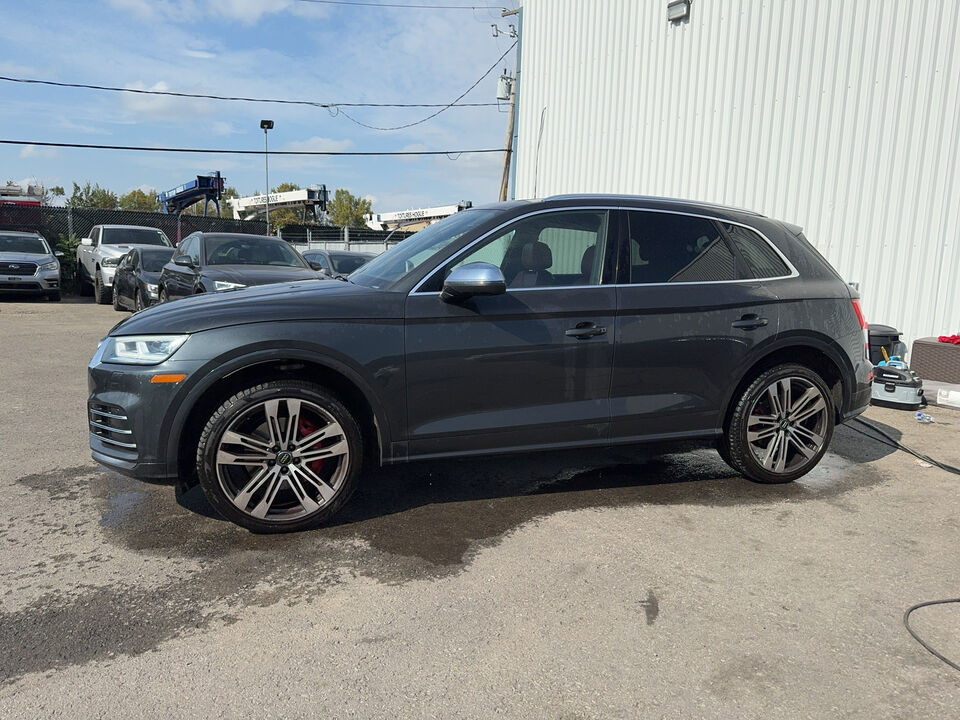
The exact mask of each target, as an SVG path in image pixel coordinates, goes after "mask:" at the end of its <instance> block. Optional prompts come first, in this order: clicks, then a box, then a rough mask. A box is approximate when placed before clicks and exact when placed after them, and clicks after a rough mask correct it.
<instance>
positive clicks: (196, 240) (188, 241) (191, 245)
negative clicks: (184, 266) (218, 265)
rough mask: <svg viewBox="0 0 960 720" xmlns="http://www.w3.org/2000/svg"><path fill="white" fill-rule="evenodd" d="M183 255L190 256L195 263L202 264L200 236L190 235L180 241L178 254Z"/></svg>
mask: <svg viewBox="0 0 960 720" xmlns="http://www.w3.org/2000/svg"><path fill="white" fill-rule="evenodd" d="M183 255H186V256H187V257H188V258H190V260H191V262H192V263H193V264H194V265H199V264H200V237H199V236H198V235H190V236H188V237H186V238H184V240H183V242H182V243H180V251H179V253H178V256H183Z"/></svg>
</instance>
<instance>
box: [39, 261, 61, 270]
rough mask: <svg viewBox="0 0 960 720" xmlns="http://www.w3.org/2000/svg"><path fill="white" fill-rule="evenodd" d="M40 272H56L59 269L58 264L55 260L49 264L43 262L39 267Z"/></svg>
mask: <svg viewBox="0 0 960 720" xmlns="http://www.w3.org/2000/svg"><path fill="white" fill-rule="evenodd" d="M40 269H41V270H58V269H60V262H59V261H57V260H51V261H50V262H45V263H44V264H43V265H41V266H40Z"/></svg>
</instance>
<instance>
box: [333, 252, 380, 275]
mask: <svg viewBox="0 0 960 720" xmlns="http://www.w3.org/2000/svg"><path fill="white" fill-rule="evenodd" d="M330 260H332V261H333V269H334V270H336V271H337V272H338V273H342V274H344V275H349V274H350V273H352V272H353V271H354V270H356V269H357V268H359V267H360V266H362V265H366V264H367V263H368V262H370V258H367V257H358V256H356V255H331V256H330Z"/></svg>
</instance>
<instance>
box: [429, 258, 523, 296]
mask: <svg viewBox="0 0 960 720" xmlns="http://www.w3.org/2000/svg"><path fill="white" fill-rule="evenodd" d="M506 291H507V281H506V280H504V279H503V273H502V272H500V268H498V267H497V266H496V265H491V264H490V263H485V262H475V263H470V264H469V265H462V266H461V267H458V268H455V269H454V270H453V272H451V273H450V274H449V275H447V279H446V280H445V281H444V283H443V292H441V293H440V299H441V300H443V301H444V302H457V301H458V300H466V299H467V298H468V297H473V296H474V295H502V294H503V293H505V292H506Z"/></svg>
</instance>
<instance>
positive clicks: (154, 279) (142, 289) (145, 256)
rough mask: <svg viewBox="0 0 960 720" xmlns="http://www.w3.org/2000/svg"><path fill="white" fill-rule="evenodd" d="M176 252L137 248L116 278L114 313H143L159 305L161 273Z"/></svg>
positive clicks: (121, 259) (121, 267)
mask: <svg viewBox="0 0 960 720" xmlns="http://www.w3.org/2000/svg"><path fill="white" fill-rule="evenodd" d="M173 252H174V250H173V248H165V247H156V248H151V247H135V248H133V249H132V250H131V251H130V252H128V253H127V254H126V255H124V256H123V257H122V258H120V263H119V264H118V265H117V272H116V274H115V275H114V276H113V309H114V310H133V311H135V312H140V311H141V310H143V309H144V308H147V307H150V306H151V305H153V303H155V302H156V301H157V285H158V283H159V282H160V271H161V270H163V266H164V264H165V263H167V262H168V261H169V260H170V258H171V257H173Z"/></svg>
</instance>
